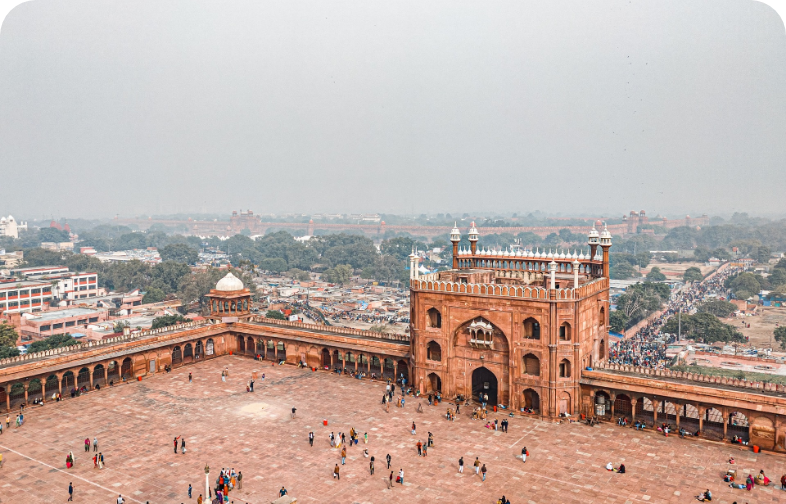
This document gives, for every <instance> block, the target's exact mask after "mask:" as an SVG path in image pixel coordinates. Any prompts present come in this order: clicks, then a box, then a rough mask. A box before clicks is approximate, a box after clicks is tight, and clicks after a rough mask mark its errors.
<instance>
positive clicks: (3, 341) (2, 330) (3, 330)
mask: <svg viewBox="0 0 786 504" xmlns="http://www.w3.org/2000/svg"><path fill="white" fill-rule="evenodd" d="M18 339H19V335H18V334H17V333H16V329H14V326H12V325H9V324H6V323H5V322H3V323H2V324H0V347H2V346H8V347H14V348H16V340H18Z"/></svg>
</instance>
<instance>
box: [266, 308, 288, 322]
mask: <svg viewBox="0 0 786 504" xmlns="http://www.w3.org/2000/svg"><path fill="white" fill-rule="evenodd" d="M265 318H270V319H276V320H286V319H287V316H286V315H284V314H283V313H281V312H280V311H278V310H268V311H267V313H265Z"/></svg>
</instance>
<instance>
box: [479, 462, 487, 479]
mask: <svg viewBox="0 0 786 504" xmlns="http://www.w3.org/2000/svg"><path fill="white" fill-rule="evenodd" d="M480 472H481V473H482V474H483V479H482V480H481V481H486V464H483V467H481V468H480Z"/></svg>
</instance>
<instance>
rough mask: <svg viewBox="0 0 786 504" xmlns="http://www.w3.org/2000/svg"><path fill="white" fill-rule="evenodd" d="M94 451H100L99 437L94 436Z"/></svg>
mask: <svg viewBox="0 0 786 504" xmlns="http://www.w3.org/2000/svg"><path fill="white" fill-rule="evenodd" d="M93 451H94V452H97V451H98V437H93Z"/></svg>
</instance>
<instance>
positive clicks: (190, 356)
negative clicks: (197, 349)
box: [183, 343, 194, 364]
mask: <svg viewBox="0 0 786 504" xmlns="http://www.w3.org/2000/svg"><path fill="white" fill-rule="evenodd" d="M193 360H194V349H193V347H192V346H191V343H186V346H184V347H183V362H184V363H185V364H188V363H189V362H192V361H193Z"/></svg>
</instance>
